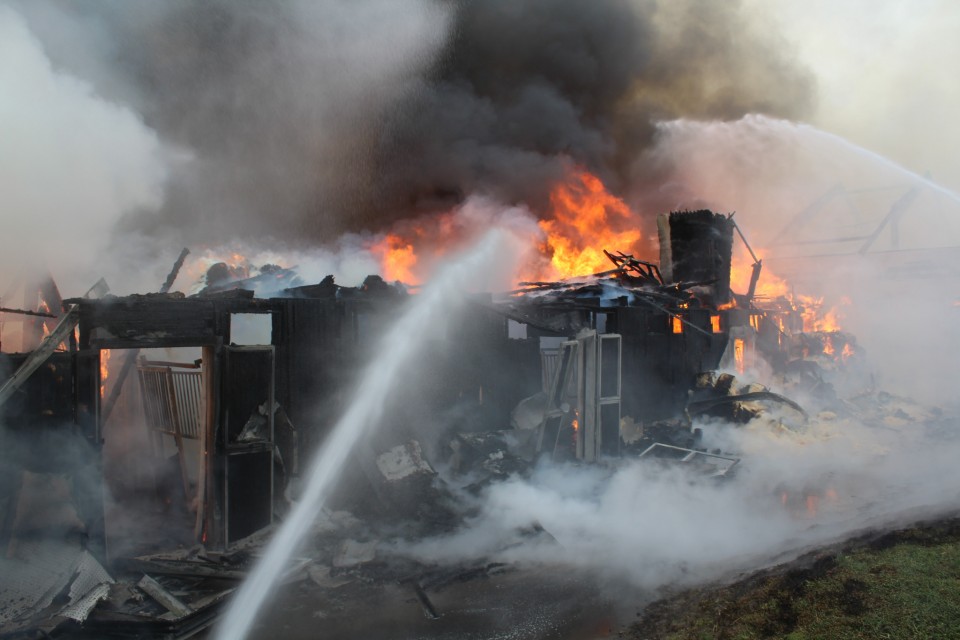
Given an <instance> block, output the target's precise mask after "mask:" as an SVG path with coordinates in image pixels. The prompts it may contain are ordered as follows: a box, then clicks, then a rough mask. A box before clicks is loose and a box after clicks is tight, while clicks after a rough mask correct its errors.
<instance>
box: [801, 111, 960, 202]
mask: <svg viewBox="0 0 960 640" xmlns="http://www.w3.org/2000/svg"><path fill="white" fill-rule="evenodd" d="M797 127H798V128H799V129H800V130H801V131H805V132H807V133H810V134H811V135H815V136H818V137H820V138H823V139H824V140H828V141H830V142H832V143H834V144H838V145H841V146H842V147H843V148H845V149H847V150H849V151H852V152H853V153H855V154H857V155H859V156H861V157H863V158H866V159H868V160H871V161H873V162H875V163H877V164H879V165H881V166H883V167H885V168H887V169H893V170H894V171H896V172H898V173H900V174H902V175H903V176H905V177H906V178H908V179H909V180H910V181H911V182H913V183H914V184H920V185H923V186H924V187H928V188H930V189H931V190H932V191H935V192H936V193H939V194H940V195H943V196H946V197H948V198H950V199H951V200H952V201H953V202H955V203H957V204H960V194H957V193H956V192H955V191H951V190H950V189H947V188H946V187H943V186H941V185H939V184H937V183H936V182H934V181H933V180H931V179H930V178H927V177H925V176H922V175H920V174H918V173H916V172H913V171H910V170H909V169H907V168H906V167H904V166H902V165H900V164H897V163H896V162H894V161H893V160H891V159H890V158H887V157H886V156H882V155H880V154H879V153H877V152H875V151H870V150H869V149H866V148H864V147H861V146H859V145H856V144H854V143H852V142H850V141H849V140H847V139H846V138H844V137H842V136H838V135H837V134H835V133H830V132H828V131H823V130H822V129H818V128H816V127H814V126H812V125H809V124H800V125H797Z"/></svg>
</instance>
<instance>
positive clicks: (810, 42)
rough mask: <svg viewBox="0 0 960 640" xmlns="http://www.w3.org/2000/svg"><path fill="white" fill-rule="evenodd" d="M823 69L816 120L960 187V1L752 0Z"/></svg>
mask: <svg viewBox="0 0 960 640" xmlns="http://www.w3.org/2000/svg"><path fill="white" fill-rule="evenodd" d="M745 5H746V6H748V7H750V10H751V11H755V12H756V13H757V15H758V18H759V19H762V20H768V21H769V22H770V24H771V26H772V27H773V28H774V29H776V30H777V31H778V32H779V33H781V34H782V37H783V38H784V40H785V42H786V43H787V44H788V46H792V47H795V49H796V52H797V56H798V57H799V58H800V60H801V61H802V62H803V63H804V64H805V65H807V66H808V67H809V68H810V69H811V70H812V71H813V73H814V75H815V77H816V82H817V100H816V111H815V114H814V116H813V118H812V120H813V122H812V123H813V124H816V125H819V126H821V127H822V128H824V129H827V130H829V131H832V132H833V133H836V134H838V135H842V136H844V137H847V138H849V139H850V140H852V141H854V142H856V143H858V144H860V145H861V146H865V147H867V148H869V149H872V150H873V151H876V152H878V153H881V154H883V155H887V156H889V157H891V158H894V159H896V160H897V161H899V162H900V163H901V164H903V165H904V166H906V167H907V168H909V169H911V170H913V171H915V172H918V173H923V172H925V171H930V172H931V174H932V177H933V179H934V180H936V181H938V182H940V183H941V184H944V185H945V186H950V187H951V188H953V189H954V190H957V189H960V162H958V155H960V126H957V119H958V117H960V81H958V79H957V64H958V63H960V37H958V34H960V3H957V2H953V1H951V0H887V1H882V2H871V1H870V0H832V1H831V0H804V1H798V0H745Z"/></svg>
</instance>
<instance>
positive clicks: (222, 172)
mask: <svg viewBox="0 0 960 640" xmlns="http://www.w3.org/2000/svg"><path fill="white" fill-rule="evenodd" d="M8 1H9V3H10V4H11V6H12V7H13V8H14V10H15V11H19V12H20V13H22V14H23V15H24V17H25V19H26V21H27V23H28V24H29V26H30V28H31V30H32V31H33V32H34V33H35V34H36V35H37V37H38V38H39V39H40V40H41V41H42V42H43V44H44V47H45V50H46V51H47V54H48V55H49V57H50V58H51V60H52V61H53V63H54V64H55V65H56V66H57V67H59V68H62V69H64V70H65V71H66V72H68V73H71V74H75V75H77V76H78V77H80V78H83V79H84V80H86V81H88V82H90V83H91V84H92V85H93V86H94V87H95V89H96V91H97V92H98V94H100V95H102V96H103V97H104V98H106V99H107V100H112V101H116V102H117V103H120V104H124V105H129V106H131V107H132V108H133V109H134V110H135V111H136V112H137V113H138V114H139V115H140V116H141V117H142V119H143V122H144V123H145V124H146V125H147V126H148V127H150V128H152V129H153V130H155V131H157V132H158V133H159V136H160V139H161V140H162V141H163V142H164V143H165V144H166V145H168V146H169V147H171V148H172V149H175V150H176V151H178V152H179V153H180V154H181V161H180V162H176V163H174V165H173V166H172V167H171V170H170V174H169V178H168V181H167V188H166V200H165V203H164V205H163V207H162V210H161V211H160V212H159V214H158V213H156V212H152V211H140V212H131V213H129V214H128V215H127V216H126V218H125V219H124V220H123V221H122V225H121V228H122V229H123V230H124V231H126V232H135V233H137V234H141V235H144V236H148V237H150V238H152V239H154V241H155V240H156V239H157V238H158V237H163V236H172V238H171V242H173V241H174V239H175V238H177V237H179V238H181V239H182V238H184V237H186V238H187V239H189V240H190V241H191V242H192V243H194V244H195V243H223V242H226V241H229V240H232V239H241V240H244V239H245V240H249V239H253V238H256V239H261V238H264V237H272V238H276V239H278V240H282V241H286V242H296V243H299V244H301V245H316V244H318V243H323V242H327V241H330V240H332V239H334V238H335V237H336V236H338V235H339V234H341V233H343V232H345V231H358V230H376V229H380V228H383V227H384V226H385V225H388V224H390V223H392V222H394V221H396V220H398V219H402V218H405V217H408V216H411V215H414V214H418V213H422V212H424V211H431V210H436V209H438V208H448V207H449V206H450V205H451V204H453V203H456V202H460V201H462V200H463V199H464V198H465V197H466V196H468V195H469V194H471V193H475V192H481V193H483V194H487V195H491V196H494V197H497V198H498V199H501V200H503V201H505V202H507V203H522V204H526V205H528V206H529V207H531V208H532V209H533V210H534V211H535V212H538V213H540V214H541V215H542V214H543V212H544V211H545V203H546V194H547V193H548V191H549V188H550V186H551V184H553V183H554V181H556V180H557V179H558V178H560V177H561V176H562V174H563V172H564V171H565V170H566V169H567V168H568V167H569V166H570V165H571V164H575V165H578V166H583V167H585V168H587V169H589V170H590V171H592V172H594V173H596V174H597V175H599V176H600V177H601V178H602V179H603V180H604V181H605V182H606V183H607V185H608V187H609V188H611V189H612V190H614V191H615V192H616V193H619V194H626V193H628V191H629V192H631V193H634V194H636V193H641V194H644V193H648V192H652V193H655V191H656V187H657V186H658V183H659V182H660V181H661V180H662V176H663V174H662V171H663V168H662V167H658V168H657V169H656V170H654V169H653V168H652V167H651V165H650V164H649V163H646V162H644V160H643V152H644V150H645V149H647V148H648V147H649V146H650V145H651V143H652V142H653V141H654V136H655V131H656V129H655V127H654V122H655V121H658V120H663V119H673V118H676V117H680V116H685V117H694V118H721V119H728V118H737V117H739V116H741V115H743V114H745V113H753V112H761V113H767V114H771V115H774V116H780V117H788V118H796V117H799V116H801V115H803V114H804V113H805V111H806V110H807V109H808V108H809V106H810V104H811V88H812V87H811V85H812V83H811V80H810V78H809V76H808V74H807V73H806V72H805V71H804V70H803V69H802V68H800V67H799V65H798V64H796V63H795V62H794V61H793V60H792V59H791V58H790V57H789V56H788V55H782V54H781V52H780V51H781V49H780V47H779V46H778V43H777V41H776V39H775V38H774V37H772V36H770V35H768V34H766V33H763V32H762V31H761V30H759V29H758V28H757V27H756V26H755V25H754V24H752V22H751V20H750V19H749V18H750V17H749V15H747V14H746V12H745V11H743V10H742V9H741V7H740V5H739V3H736V2H725V3H717V2H712V1H710V0H684V1H682V2H669V3H655V2H651V1H646V0H634V1H630V0H605V1H603V2H583V1H580V0H484V1H462V2H442V1H439V0H434V1H431V0H399V1H396V2H388V1H386V0H364V1H359V2H335V1H329V2H307V1H306V0H258V1H252V0H232V1H227V0H209V1H207V2H202V3H198V2H188V1H186V0H171V1H169V2H164V3H156V2H149V1H146V0H123V1H111V0H104V1H102V2H98V3H82V4H77V3H70V2H61V1H58V0H45V1H43V2H19V1H17V0H8ZM638 185H640V187H641V188H638ZM635 200H636V198H635ZM639 202H641V204H644V201H643V198H640V200H639ZM654 206H655V205H651V207H654ZM652 213H655V211H653V212H652ZM125 235H129V233H127V234H125Z"/></svg>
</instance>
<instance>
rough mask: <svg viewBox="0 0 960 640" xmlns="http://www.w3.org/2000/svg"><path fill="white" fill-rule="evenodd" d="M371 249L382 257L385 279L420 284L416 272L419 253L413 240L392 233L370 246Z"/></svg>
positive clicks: (381, 264)
mask: <svg viewBox="0 0 960 640" xmlns="http://www.w3.org/2000/svg"><path fill="white" fill-rule="evenodd" d="M370 251H371V252H373V254H374V255H376V256H378V257H379V258H380V269H381V271H382V273H383V278H384V280H388V281H394V280H399V281H400V282H405V283H406V284H420V278H419V277H417V276H416V275H415V274H414V267H416V265H417V254H416V252H415V250H414V248H413V244H412V243H411V242H409V241H407V240H405V239H404V238H402V237H401V236H399V235H395V234H392V233H390V234H387V235H386V237H384V239H383V240H381V241H380V242H377V243H376V244H374V245H373V246H372V247H370Z"/></svg>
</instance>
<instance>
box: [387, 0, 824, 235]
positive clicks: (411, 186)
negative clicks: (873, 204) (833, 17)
mask: <svg viewBox="0 0 960 640" xmlns="http://www.w3.org/2000/svg"><path fill="white" fill-rule="evenodd" d="M811 87H812V83H811V79H810V78H809V77H808V76H807V75H806V74H805V73H804V72H803V70H802V69H800V68H799V67H798V65H796V64H794V63H793V61H791V60H790V59H788V58H784V57H783V56H781V55H780V53H779V51H778V50H777V49H776V48H775V46H774V43H773V42H772V41H768V40H767V39H766V37H765V35H764V34H763V33H760V32H758V30H757V29H755V28H754V27H753V26H752V25H751V23H750V21H749V20H748V16H747V15H746V14H745V13H743V12H741V11H740V8H739V4H738V3H715V2H699V1H697V0H692V1H688V2H682V3H653V2H636V1H633V2H631V1H627V0H618V1H611V2H602V3H596V2H593V3H587V2H579V1H576V0H561V1H556V0H551V1H546V0H528V1H524V2H515V1H512V0H494V1H489V2H465V3H460V4H459V5H458V10H457V12H456V17H455V26H454V30H453V35H452V37H451V38H450V40H449V42H448V44H447V46H446V47H445V48H444V50H443V52H442V54H441V56H440V58H439V60H438V61H437V62H436V64H435V65H434V67H433V68H432V69H431V73H430V74H429V75H428V77H427V79H426V80H425V82H424V85H423V87H422V88H421V90H420V91H418V92H416V93H414V94H412V95H411V96H410V97H409V98H408V99H407V100H406V101H405V103H403V104H402V106H401V108H400V109H398V110H397V112H396V113H395V114H394V117H392V118H391V119H390V120H389V122H388V123H387V126H386V128H385V135H384V141H383V144H382V145H381V146H380V148H379V150H378V157H377V160H378V163H379V166H380V167H381V168H382V175H383V178H384V180H383V183H382V190H381V193H382V197H380V198H378V202H380V203H385V204H386V205H387V206H386V210H385V211H382V212H380V213H378V215H379V216H382V215H384V214H386V215H389V216H392V217H401V216H406V215H408V214H409V211H410V210H411V209H412V210H430V209H435V208H444V207H448V206H449V205H450V203H451V202H455V201H458V200H460V199H462V198H463V197H464V195H465V194H467V193H471V192H475V191H481V192H485V193H488V194H491V195H493V196H495V197H497V198H499V199H501V200H504V201H506V202H516V201H523V202H525V203H527V204H528V205H529V206H531V207H532V208H533V209H534V210H535V211H539V212H540V213H541V215H544V214H545V213H546V200H547V194H548V192H549V190H550V188H551V186H552V185H553V184H554V182H555V181H556V180H558V179H561V178H563V175H564V171H566V170H567V169H568V168H569V167H570V165H571V164H576V165H578V166H582V167H585V168H587V169H588V170H590V171H592V172H593V173H595V174H597V175H598V176H599V177H600V178H601V179H602V180H603V181H604V182H605V183H606V184H607V186H608V188H611V189H613V190H614V191H615V192H617V193H620V194H622V193H623V192H624V190H625V188H626V186H627V185H628V184H634V185H637V184H645V185H652V184H654V183H655V182H656V181H657V180H658V179H659V177H658V175H652V174H651V169H652V168H653V167H651V165H649V164H648V163H646V162H644V161H643V157H642V152H643V151H644V150H645V149H647V148H648V147H650V146H651V144H652V143H653V142H654V141H655V133H656V128H655V122H656V121H658V120H664V119H667V120H669V119H673V118H676V117H680V116H687V117H694V118H710V119H713V118H716V119H728V118H737V117H740V116H741V115H743V114H746V113H751V112H762V113H769V114H774V115H780V116H783V117H790V118H796V117H799V116H802V115H803V114H804V113H805V111H806V110H807V108H808V107H809V105H810V103H811ZM650 213H657V211H651V212H650Z"/></svg>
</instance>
